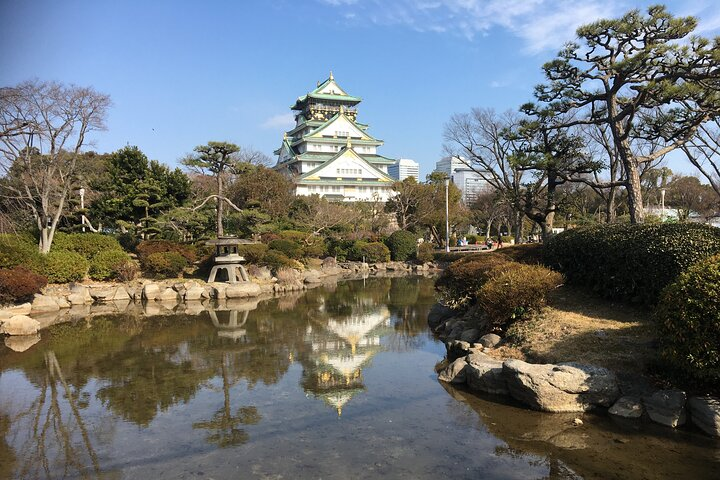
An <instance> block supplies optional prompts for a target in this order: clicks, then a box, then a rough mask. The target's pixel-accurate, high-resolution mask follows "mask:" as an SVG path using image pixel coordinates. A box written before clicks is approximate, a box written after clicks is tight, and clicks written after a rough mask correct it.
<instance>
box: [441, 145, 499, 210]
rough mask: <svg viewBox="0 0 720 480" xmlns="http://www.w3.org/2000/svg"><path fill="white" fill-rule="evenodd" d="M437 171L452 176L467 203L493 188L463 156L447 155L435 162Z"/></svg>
mask: <svg viewBox="0 0 720 480" xmlns="http://www.w3.org/2000/svg"><path fill="white" fill-rule="evenodd" d="M435 171H436V172H441V173H444V174H445V175H447V176H449V177H450V179H451V181H452V182H453V183H454V184H455V185H456V186H457V187H458V188H459V189H460V191H461V192H462V199H463V202H464V203H465V205H470V204H471V203H472V202H473V201H475V199H476V198H477V196H478V195H479V194H481V193H483V192H486V191H489V190H491V189H492V187H491V186H490V184H488V182H486V181H485V180H484V179H483V178H482V176H481V175H480V174H479V173H478V172H476V171H475V170H473V169H472V168H470V167H469V166H468V163H467V162H466V161H465V159H464V158H463V157H458V156H451V157H445V158H443V159H441V160H439V161H438V162H437V163H436V164H435Z"/></svg>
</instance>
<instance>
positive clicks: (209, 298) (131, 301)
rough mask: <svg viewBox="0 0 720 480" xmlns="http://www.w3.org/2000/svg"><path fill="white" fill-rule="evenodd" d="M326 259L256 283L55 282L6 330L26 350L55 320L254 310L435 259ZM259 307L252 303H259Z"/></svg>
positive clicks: (6, 320)
mask: <svg viewBox="0 0 720 480" xmlns="http://www.w3.org/2000/svg"><path fill="white" fill-rule="evenodd" d="M331 260H332V259H326V261H325V262H323V265H322V267H321V268H318V269H311V270H305V271H298V270H289V269H288V270H283V271H282V275H280V278H277V277H274V276H273V275H272V274H271V272H270V270H269V269H268V268H265V267H263V268H257V269H254V270H253V273H254V275H253V276H252V277H251V281H250V282H244V283H236V284H229V283H223V282H213V283H207V282H204V281H202V280H196V279H193V280H183V279H172V280H162V281H156V280H137V281H134V282H129V283H74V284H67V285H49V286H47V287H46V288H45V289H43V292H42V293H40V294H37V295H35V298H34V299H33V301H32V302H28V303H24V304H22V305H14V306H10V307H5V308H0V334H5V335H8V336H7V337H6V338H5V345H6V346H8V347H9V348H11V349H13V350H15V351H24V350H27V349H28V348H30V347H31V346H32V345H34V344H35V343H37V342H38V341H39V340H40V336H39V333H38V332H39V331H40V330H41V329H43V328H46V327H48V326H50V325H54V324H56V323H62V322H67V321H75V320H79V319H84V318H90V317H93V316H97V315H108V314H129V315H144V316H153V315H170V314H177V313H187V314H197V313H199V312H201V311H203V310H210V311H213V310H250V309H252V308H255V307H257V302H258V301H259V300H262V299H264V298H270V297H272V296H273V295H281V294H285V293H290V292H300V291H303V290H306V289H309V288H314V287H318V286H321V285H323V284H332V283H335V282H337V281H338V280H344V279H352V278H363V277H366V276H371V275H373V276H392V275H408V274H426V273H431V272H432V271H434V270H435V269H436V266H435V265H434V264H429V263H426V264H422V265H415V264H411V263H403V262H387V263H374V264H367V263H355V262H351V263H341V264H336V263H335V262H334V261H331ZM253 301H254V306H252V305H251V306H250V307H252V308H250V307H249V306H248V302H253Z"/></svg>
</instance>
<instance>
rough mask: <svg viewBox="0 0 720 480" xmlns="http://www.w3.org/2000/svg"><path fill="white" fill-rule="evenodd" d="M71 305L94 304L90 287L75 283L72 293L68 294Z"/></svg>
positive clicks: (71, 288) (71, 289)
mask: <svg viewBox="0 0 720 480" xmlns="http://www.w3.org/2000/svg"><path fill="white" fill-rule="evenodd" d="M67 299H68V302H70V304H71V305H92V303H93V302H94V300H93V297H92V295H90V289H89V288H88V287H87V286H85V285H77V284H75V285H73V286H71V287H70V295H68V296H67Z"/></svg>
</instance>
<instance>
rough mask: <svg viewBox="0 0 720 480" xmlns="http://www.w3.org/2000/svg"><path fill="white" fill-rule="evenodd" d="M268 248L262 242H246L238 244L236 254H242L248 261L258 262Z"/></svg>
mask: <svg viewBox="0 0 720 480" xmlns="http://www.w3.org/2000/svg"><path fill="white" fill-rule="evenodd" d="M268 248H269V247H268V246H267V245H265V244H264V243H248V244H245V245H238V254H239V255H242V257H243V258H244V259H245V260H246V261H247V262H248V263H255V264H258V263H261V262H262V260H263V257H264V256H265V254H266V253H267V251H268Z"/></svg>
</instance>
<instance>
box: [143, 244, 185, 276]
mask: <svg viewBox="0 0 720 480" xmlns="http://www.w3.org/2000/svg"><path fill="white" fill-rule="evenodd" d="M135 252H137V255H138V258H140V262H141V263H142V262H143V259H145V258H147V257H149V256H150V255H152V254H154V253H166V252H175V253H177V254H179V255H181V256H182V257H183V258H184V259H185V261H186V262H187V263H193V262H195V259H196V258H197V255H196V252H195V247H193V246H192V245H184V244H182V243H177V242H171V241H170V240H145V241H143V242H140V243H139V244H138V246H137V247H135ZM143 270H145V267H144V266H143Z"/></svg>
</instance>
